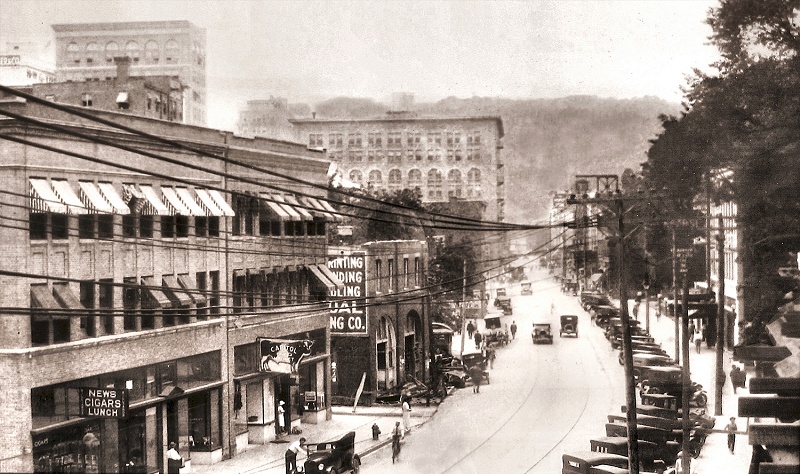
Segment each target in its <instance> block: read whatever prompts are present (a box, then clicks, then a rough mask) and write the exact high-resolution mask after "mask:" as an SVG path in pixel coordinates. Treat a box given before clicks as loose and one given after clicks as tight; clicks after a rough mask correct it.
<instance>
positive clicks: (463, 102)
mask: <svg viewBox="0 0 800 474" xmlns="http://www.w3.org/2000/svg"><path fill="white" fill-rule="evenodd" d="M314 110H315V111H316V113H317V117H320V118H333V117H337V118H367V117H375V116H381V115H383V114H385V113H386V111H387V110H388V106H387V105H385V104H381V103H379V102H376V101H374V100H372V99H355V98H343V97H340V98H335V99H331V100H327V101H324V102H322V103H319V104H316V105H315V107H314ZM414 111H415V112H417V113H419V114H420V115H426V116H428V115H434V116H436V115H442V116H445V115H448V116H452V115H499V116H500V117H502V119H503V127H504V129H505V137H504V139H503V144H504V149H503V151H502V152H501V153H502V154H501V156H502V159H503V160H504V162H505V171H506V220H507V221H510V222H520V223H529V222H542V221H543V220H544V219H546V216H547V213H546V212H547V209H548V206H549V204H548V203H549V193H550V192H552V191H564V190H566V189H567V188H569V186H570V185H571V184H572V180H573V179H574V175H575V174H595V173H607V174H620V175H621V174H622V171H623V170H624V169H625V168H632V169H633V170H638V169H639V165H640V164H641V163H643V162H644V161H645V160H646V159H647V157H646V152H647V150H648V149H649V147H650V143H649V140H651V139H653V138H655V136H656V135H657V134H658V133H659V132H660V131H661V124H660V121H659V120H658V115H659V114H672V115H675V114H677V113H679V111H680V105H679V104H675V103H669V102H666V101H664V100H661V99H659V98H656V97H643V98H637V99H606V98H599V97H595V96H570V97H564V98H559V99H527V100H513V99H503V98H493V97H473V98H469V99H458V98H455V97H448V98H446V99H443V100H440V101H438V102H434V103H418V104H416V105H415V106H414Z"/></svg>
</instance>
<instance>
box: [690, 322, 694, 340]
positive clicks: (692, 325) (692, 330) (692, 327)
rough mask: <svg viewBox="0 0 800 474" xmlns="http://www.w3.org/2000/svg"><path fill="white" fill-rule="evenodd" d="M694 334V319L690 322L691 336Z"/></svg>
mask: <svg viewBox="0 0 800 474" xmlns="http://www.w3.org/2000/svg"><path fill="white" fill-rule="evenodd" d="M692 334H694V321H690V322H689V336H691V335H692Z"/></svg>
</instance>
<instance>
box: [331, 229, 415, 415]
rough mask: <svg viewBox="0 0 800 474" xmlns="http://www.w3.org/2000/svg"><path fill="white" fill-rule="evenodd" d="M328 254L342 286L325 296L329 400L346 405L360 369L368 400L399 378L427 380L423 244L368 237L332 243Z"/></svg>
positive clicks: (390, 390) (394, 387)
mask: <svg viewBox="0 0 800 474" xmlns="http://www.w3.org/2000/svg"><path fill="white" fill-rule="evenodd" d="M329 255H330V258H329V261H328V267H329V269H330V271H331V272H333V274H334V275H336V277H337V278H338V279H339V280H340V281H342V282H343V284H344V286H343V288H342V289H341V290H338V291H332V292H331V296H332V298H331V302H330V306H331V359H332V366H333V370H332V379H331V383H332V393H333V396H334V397H336V400H337V401H338V402H343V403H347V404H351V403H353V397H354V394H355V393H356V391H357V389H358V387H359V385H360V383H361V379H362V375H363V374H366V378H365V383H364V395H363V396H364V399H365V400H366V401H367V402H368V403H369V402H373V401H375V399H376V398H377V397H379V396H381V395H386V394H394V395H397V393H398V392H399V390H400V388H401V387H402V386H403V384H404V383H405V382H406V381H412V380H414V379H417V380H428V379H429V375H430V373H429V367H428V360H429V358H430V329H429V326H430V315H429V311H428V305H427V304H428V302H427V297H426V295H427V291H425V289H424V287H425V283H424V274H425V273H424V272H425V268H426V267H427V256H428V254H427V244H426V243H425V242H422V241H417V240H396V241H385V242H369V243H366V244H363V245H360V246H349V247H331V248H330V250H329ZM367 302H368V304H367Z"/></svg>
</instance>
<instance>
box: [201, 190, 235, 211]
mask: <svg viewBox="0 0 800 474" xmlns="http://www.w3.org/2000/svg"><path fill="white" fill-rule="evenodd" d="M208 194H209V196H211V199H213V200H214V203H215V204H216V205H217V207H218V208H220V210H222V213H223V214H224V215H225V216H227V217H234V216H235V215H236V213H235V212H233V209H232V208H231V206H230V205H229V204H228V203H227V201H225V198H224V197H223V196H222V193H220V192H219V191H217V190H216V189H209V190H208Z"/></svg>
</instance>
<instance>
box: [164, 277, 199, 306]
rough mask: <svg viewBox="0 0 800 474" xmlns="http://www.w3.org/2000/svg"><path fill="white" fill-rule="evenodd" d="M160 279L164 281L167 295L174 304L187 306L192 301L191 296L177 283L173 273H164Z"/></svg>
mask: <svg viewBox="0 0 800 474" xmlns="http://www.w3.org/2000/svg"><path fill="white" fill-rule="evenodd" d="M161 280H162V281H163V282H164V286H166V287H167V291H166V294H167V296H168V297H170V299H171V300H172V301H173V303H174V304H175V306H189V305H190V304H192V303H193V301H192V297H191V296H189V293H187V292H186V291H185V290H184V289H183V287H182V286H181V285H180V284H179V283H178V279H177V278H175V275H164V276H162V277H161Z"/></svg>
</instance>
